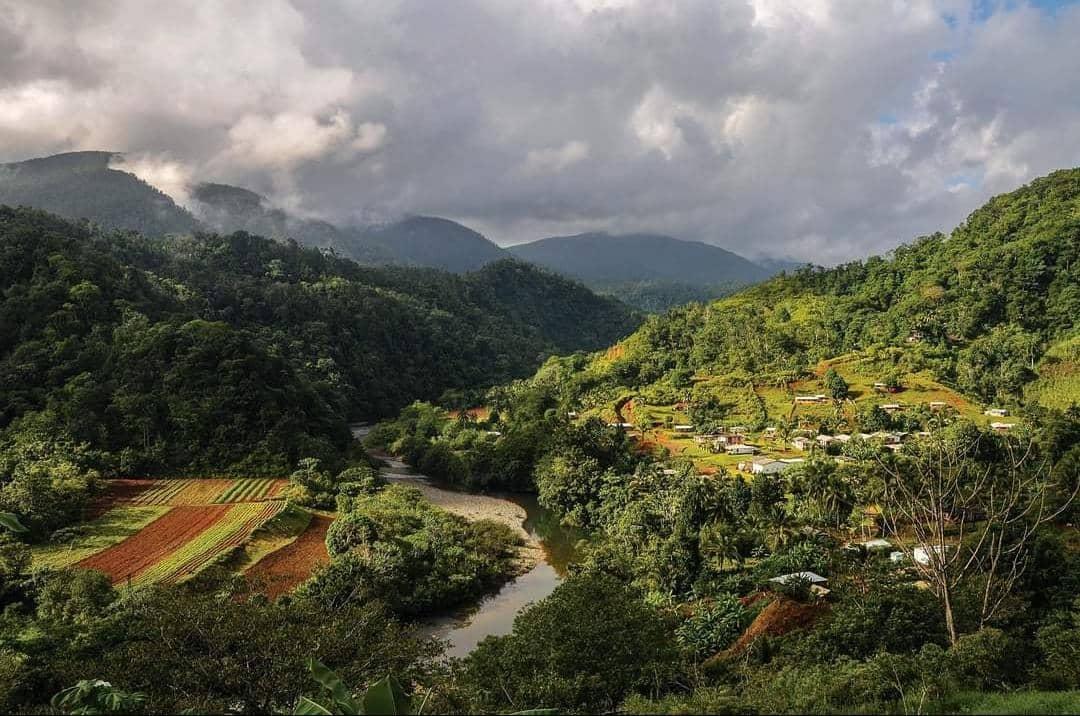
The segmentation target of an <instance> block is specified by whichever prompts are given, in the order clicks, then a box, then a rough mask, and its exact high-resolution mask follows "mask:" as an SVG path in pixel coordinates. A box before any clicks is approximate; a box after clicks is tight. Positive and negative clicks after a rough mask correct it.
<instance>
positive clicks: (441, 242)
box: [0, 151, 794, 311]
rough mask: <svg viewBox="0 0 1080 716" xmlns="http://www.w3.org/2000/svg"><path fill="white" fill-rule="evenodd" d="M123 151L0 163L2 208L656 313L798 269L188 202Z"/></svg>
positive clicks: (644, 241)
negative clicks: (212, 237)
mask: <svg viewBox="0 0 1080 716" xmlns="http://www.w3.org/2000/svg"><path fill="white" fill-rule="evenodd" d="M118 156H119V155H117V154H116V153H114V152H104V151H88V152H72V153H67V154H59V155H55V156H51V157H43V158H39V159H30V160H27V161H23V162H16V163H10V164H4V165H0V204H8V205H12V206H20V205H22V206H30V207H34V208H39V209H44V210H46V211H49V212H52V213H55V214H58V215H60V216H62V217H65V218H68V219H72V220H81V219H89V220H90V221H91V222H93V223H95V224H97V225H100V226H101V227H103V228H106V229H122V230H134V231H138V232H139V233H142V234H144V235H147V236H154V235H161V234H170V233H172V234H178V233H193V232H196V231H200V230H202V231H206V230H212V231H219V232H233V231H247V232H249V233H252V234H257V235H261V236H266V237H269V238H273V239H277V240H286V239H295V240H296V241H298V242H299V243H301V244H304V245H306V246H313V247H317V248H320V249H324V250H331V251H333V252H334V253H335V254H337V255H339V256H344V257H347V258H351V259H353V260H355V261H357V262H359V263H362V264H366V265H394V264H397V265H406V266H419V267H431V268H439V269H443V270H447V271H452V272H455V273H462V272H467V271H473V270H476V269H478V268H480V267H482V266H484V265H487V264H489V263H492V262H495V261H499V260H501V259H506V258H511V257H516V258H518V259H521V260H524V261H528V262H530V263H534V264H536V265H539V266H543V267H545V268H548V269H551V270H553V271H555V272H557V273H560V274H562V275H564V276H567V277H570V278H573V279H576V280H579V281H581V282H582V283H584V284H585V285H587V286H589V287H590V288H592V289H594V290H596V291H598V292H600V293H604V294H609V295H612V296H614V297H616V298H619V299H621V300H623V301H624V302H626V303H628V304H630V305H633V306H635V307H637V308H641V309H644V310H650V311H652V310H665V309H667V308H670V307H671V306H674V305H678V304H681V303H686V302H689V301H704V300H709V299H712V298H716V297H718V296H722V295H725V294H727V293H730V292H731V291H732V290H733V289H735V288H738V287H741V286H746V285H749V284H753V283H756V282H759V281H762V280H764V279H766V278H768V277H770V276H772V275H774V274H776V273H778V272H780V271H781V270H784V269H786V268H790V267H791V266H792V265H794V264H791V263H783V262H780V263H772V264H769V265H765V264H758V263H754V262H752V261H749V260H747V259H745V258H743V257H741V256H739V255H737V254H735V253H732V252H730V251H727V250H725V249H722V248H720V247H718V246H713V245H711V244H706V243H702V242H697V241H683V240H680V239H676V238H672V237H670V236H664V235H659V234H627V235H621V236H612V235H608V234H604V233H588V234H580V235H577V236H560V237H551V238H546V239H540V240H538V241H533V242H530V243H525V244H519V245H516V246H512V247H509V248H508V249H506V248H502V247H500V246H498V245H496V244H495V243H494V242H492V241H490V240H489V239H487V238H486V237H484V236H483V235H482V234H480V233H478V232H476V231H474V230H472V229H470V228H468V227H466V226H463V225H462V224H459V223H457V222H455V221H451V220H449V219H445V218H439V217H431V216H410V217H406V218H403V219H401V220H398V221H394V222H389V223H385V224H381V225H373V226H338V225H335V224H331V223H329V222H326V221H322V220H319V219H310V218H304V217H299V216H296V215H293V214H290V213H289V212H287V211H285V210H283V209H280V208H278V207H275V206H273V205H272V203H271V202H270V201H269V200H268V199H267V198H266V197H263V196H261V195H260V194H257V193H255V192H253V191H250V190H248V189H244V188H241V187H236V186H231V185H228V184H220V183H212V182H202V183H197V184H195V185H194V186H192V187H191V188H190V197H189V199H188V200H187V201H186V203H187V204H188V205H187V207H184V206H180V205H179V204H177V203H176V202H175V201H174V200H173V199H172V198H171V197H169V196H168V195H166V194H165V193H163V192H161V191H160V190H158V189H156V188H155V187H153V186H151V185H150V184H148V183H147V182H145V181H143V180H141V179H139V178H138V177H137V176H135V175H134V174H131V173H129V172H125V171H122V170H119V169H116V168H114V166H113V165H114V160H115V159H116V158H117V157H118Z"/></svg>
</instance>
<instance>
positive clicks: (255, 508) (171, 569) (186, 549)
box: [132, 501, 284, 585]
mask: <svg viewBox="0 0 1080 716" xmlns="http://www.w3.org/2000/svg"><path fill="white" fill-rule="evenodd" d="M215 507H217V506H215ZM220 507H223V508H224V509H226V510H228V511H227V512H226V513H225V514H224V515H223V516H222V517H221V518H220V519H219V520H218V521H217V522H214V523H213V524H211V525H210V526H209V527H208V528H207V529H206V530H204V531H203V532H201V533H200V534H198V535H197V536H195V537H194V538H193V539H192V540H190V541H189V542H186V543H185V544H184V545H182V546H181V547H179V548H178V549H176V550H175V551H174V552H172V553H171V554H169V555H167V556H166V557H164V558H163V559H161V560H159V561H157V562H156V563H154V564H153V565H152V566H150V567H148V568H147V569H145V570H144V571H142V572H140V573H139V574H138V575H137V576H136V577H135V578H134V579H133V580H132V584H135V585H141V584H151V583H154V582H175V581H177V580H179V579H182V578H183V577H186V576H188V575H191V574H195V573H196V572H198V571H199V569H201V568H202V567H204V566H206V564H208V563H209V562H211V561H212V560H213V559H214V558H215V557H217V556H218V555H220V554H222V553H224V552H226V551H228V550H230V549H232V548H233V547H237V546H239V545H241V544H243V542H244V540H246V539H247V538H248V537H250V536H251V533H252V532H254V531H255V530H256V529H258V528H259V527H260V526H261V525H262V524H263V523H265V522H266V521H267V520H269V519H271V518H272V517H273V516H274V515H276V514H277V513H278V512H280V511H281V510H282V509H284V503H282V502H279V501H274V502H262V503H244V504H238V505H233V506H231V507H230V506H224V505H223V506H220Z"/></svg>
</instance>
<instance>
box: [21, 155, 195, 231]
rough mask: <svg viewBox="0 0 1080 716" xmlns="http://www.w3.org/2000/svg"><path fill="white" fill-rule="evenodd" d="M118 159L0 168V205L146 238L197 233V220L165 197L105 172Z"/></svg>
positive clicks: (76, 158) (57, 158) (68, 159)
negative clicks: (85, 222)
mask: <svg viewBox="0 0 1080 716" xmlns="http://www.w3.org/2000/svg"><path fill="white" fill-rule="evenodd" d="M117 156H119V155H118V154H117V153H116V152H69V153H67V154H57V155H54V156H51V157H42V158H40V159H29V160H27V161H23V162H13V163H10V164H0V204H8V205H10V206H30V207H34V208H35V209H44V210H45V211H49V212H52V213H54V214H57V215H59V216H62V217H64V218H65V219H70V220H74V221H78V220H81V219H89V220H91V221H93V222H95V223H98V224H100V225H101V226H103V227H105V228H108V229H131V230H133V231H138V232H139V233H143V234H147V235H160V234H169V233H190V232H192V231H196V230H198V228H199V222H198V220H197V219H196V218H195V217H194V216H192V215H191V213H190V212H189V211H187V210H186V209H184V208H182V207H180V206H178V205H177V204H176V202H174V201H173V200H172V199H171V198H170V197H169V196H168V195H167V194H165V193H163V192H161V191H159V190H158V189H156V188H155V187H153V186H151V185H150V184H147V183H146V182H144V181H143V180H141V179H139V178H138V177H136V176H135V175H134V174H131V173H129V172H124V171H119V170H117V169H110V168H109V164H110V163H111V162H112V161H113V159H114V158H116V157H117Z"/></svg>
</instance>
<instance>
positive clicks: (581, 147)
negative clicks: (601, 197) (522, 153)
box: [525, 139, 589, 174]
mask: <svg viewBox="0 0 1080 716" xmlns="http://www.w3.org/2000/svg"><path fill="white" fill-rule="evenodd" d="M588 156H589V145H588V144H587V143H585V142H582V141H578V140H576V139H572V140H570V141H569V142H567V143H566V144H564V145H562V146H561V147H549V148H547V149H533V150H530V151H529V153H528V155H527V156H526V157H525V171H526V172H527V173H530V174H535V173H544V174H557V173H559V172H561V171H562V170H563V169H566V168H567V167H569V166H570V165H572V164H577V163H578V162H580V161H581V160H583V159H585V158H586V157H588Z"/></svg>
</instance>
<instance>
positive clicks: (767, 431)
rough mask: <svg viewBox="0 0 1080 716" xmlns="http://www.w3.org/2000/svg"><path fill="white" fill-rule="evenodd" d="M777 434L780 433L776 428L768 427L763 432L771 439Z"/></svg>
mask: <svg viewBox="0 0 1080 716" xmlns="http://www.w3.org/2000/svg"><path fill="white" fill-rule="evenodd" d="M777 432H778V431H777V429H776V428H773V427H768V428H765V430H763V431H762V434H763V435H765V436H767V437H770V438H771V437H774V436H775V435H776V433H777Z"/></svg>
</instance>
